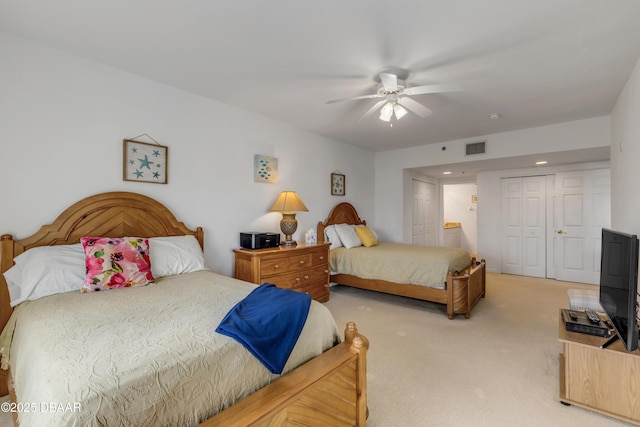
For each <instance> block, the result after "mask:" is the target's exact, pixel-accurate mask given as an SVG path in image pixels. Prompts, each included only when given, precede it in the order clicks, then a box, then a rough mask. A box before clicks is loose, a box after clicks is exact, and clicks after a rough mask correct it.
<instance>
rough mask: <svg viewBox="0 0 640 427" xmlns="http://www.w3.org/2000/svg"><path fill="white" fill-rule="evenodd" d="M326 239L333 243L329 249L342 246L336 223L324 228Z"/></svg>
mask: <svg viewBox="0 0 640 427" xmlns="http://www.w3.org/2000/svg"><path fill="white" fill-rule="evenodd" d="M324 240H325V242H329V243H331V246H329V250H331V249H335V248H340V247H342V241H341V240H340V237H339V236H338V232H337V231H336V227H335V226H334V225H329V226H327V227H326V228H325V229H324Z"/></svg>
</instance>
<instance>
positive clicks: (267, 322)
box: [216, 283, 311, 374]
mask: <svg viewBox="0 0 640 427" xmlns="http://www.w3.org/2000/svg"><path fill="white" fill-rule="evenodd" d="M310 306H311V297H310V296H309V295H307V294H305V293H303V292H296V291H291V290H289V289H282V288H278V287H276V285H273V284H271V283H264V284H262V285H260V286H258V287H257V288H256V289H254V290H253V291H251V293H250V294H249V295H247V296H246V297H245V298H244V299H243V300H242V301H240V302H239V303H238V304H236V305H235V306H234V307H233V308H232V309H231V310H229V312H228V313H227V314H226V315H225V317H224V319H222V321H221V322H220V325H218V327H217V328H216V332H218V333H220V334H223V335H227V336H229V337H231V338H234V339H235V340H236V341H238V342H239V343H241V344H242V345H243V346H244V347H245V348H246V349H247V350H249V351H250V352H251V354H253V355H254V356H255V357H256V358H257V359H258V360H260V362H262V364H263V365H264V366H266V367H267V369H269V371H270V372H272V373H274V374H280V373H282V369H284V365H285V364H286V363H287V360H288V359H289V356H290V355H291V352H292V351H293V347H294V346H295V345H296V342H297V341H298V337H299V336H300V332H302V328H303V327H304V323H305V322H306V320H307V315H308V314H309V307H310Z"/></svg>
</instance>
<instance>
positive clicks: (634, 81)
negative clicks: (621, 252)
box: [611, 60, 640, 235]
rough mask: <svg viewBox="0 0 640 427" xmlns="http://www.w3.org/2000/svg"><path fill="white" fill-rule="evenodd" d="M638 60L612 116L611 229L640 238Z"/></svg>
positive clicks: (639, 62) (639, 74)
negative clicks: (639, 236) (636, 235)
mask: <svg viewBox="0 0 640 427" xmlns="http://www.w3.org/2000/svg"><path fill="white" fill-rule="evenodd" d="M639 117H640V60H638V62H637V63H636V66H635V68H634V70H633V72H632V73H631V76H630V77H629V80H628V81H627V84H626V86H625V88H624V90H623V91H622V93H621V95H620V97H619V98H618V102H617V103H616V106H615V108H614V110H613V113H612V114H611V187H612V188H611V228H613V229H614V230H619V231H623V232H626V233H631V234H638V235H640V190H639V186H638V166H639V165H640V121H639V120H638V118H639Z"/></svg>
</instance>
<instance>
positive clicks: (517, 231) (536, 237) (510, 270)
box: [501, 176, 546, 277]
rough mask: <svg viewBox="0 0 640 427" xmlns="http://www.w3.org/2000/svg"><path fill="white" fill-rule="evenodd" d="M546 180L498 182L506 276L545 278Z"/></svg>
mask: <svg viewBox="0 0 640 427" xmlns="http://www.w3.org/2000/svg"><path fill="white" fill-rule="evenodd" d="M545 182H546V178H545V177H544V176H531V177H524V178H504V179H503V180H502V209H501V212H502V218H501V223H502V234H501V235H502V254H501V259H502V265H501V271H502V272H503V273H506V274H518V275H524V276H532V277H545V275H546V256H545V254H546V248H545V245H546V238H545V228H546V217H545V206H546V187H545Z"/></svg>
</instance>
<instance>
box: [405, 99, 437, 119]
mask: <svg viewBox="0 0 640 427" xmlns="http://www.w3.org/2000/svg"><path fill="white" fill-rule="evenodd" d="M398 104H400V105H402V106H403V107H405V108H406V109H407V110H409V111H411V112H414V113H416V114H417V115H419V116H420V117H423V118H424V117H427V116H429V115H430V114H431V113H433V111H431V110H430V109H428V108H427V107H425V106H424V105H422V104H420V103H419V102H416V101H414V100H413V99H411V98H407V97H406V96H403V97H400V98H398Z"/></svg>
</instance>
